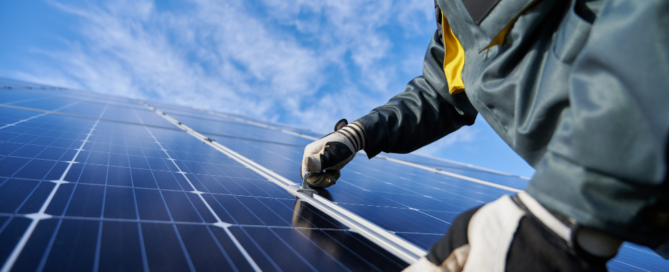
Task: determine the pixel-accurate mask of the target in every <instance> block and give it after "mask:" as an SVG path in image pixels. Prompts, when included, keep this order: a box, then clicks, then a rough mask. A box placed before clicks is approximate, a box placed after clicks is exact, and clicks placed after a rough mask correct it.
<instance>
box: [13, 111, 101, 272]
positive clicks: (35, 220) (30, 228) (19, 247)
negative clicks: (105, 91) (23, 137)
mask: <svg viewBox="0 0 669 272" xmlns="http://www.w3.org/2000/svg"><path fill="white" fill-rule="evenodd" d="M76 103H78V102H76ZM76 103H72V104H76ZM72 104H70V105H68V106H71V105H72ZM106 109H107V107H105V110H106ZM105 110H103V111H102V113H101V114H100V116H102V114H103V113H104V111H105ZM42 115H46V113H45V114H40V115H38V116H37V117H39V116H42ZM37 117H35V118H37ZM31 118H32V117H31ZM32 119H34V118H32ZM99 122H100V121H99V120H98V121H96V122H95V124H94V125H93V127H92V128H91V130H90V131H89V132H88V135H87V136H86V140H84V141H83V142H82V143H81V146H80V147H79V150H78V151H77V153H76V154H75V155H74V158H73V159H72V161H71V162H70V163H69V164H68V165H67V168H65V171H64V172H63V174H62V175H61V176H60V179H58V180H57V181H54V183H56V186H54V188H53V189H52V190H51V193H50V194H49V196H48V197H47V199H46V200H45V201H44V203H43V204H42V207H41V208H40V209H39V211H38V212H37V213H36V214H32V215H28V216H26V217H30V218H31V219H32V222H31V223H30V225H29V226H28V229H26V231H25V232H24V233H23V236H21V239H20V240H19V242H18V244H17V245H16V246H15V247H14V250H12V253H11V255H9V258H7V261H5V264H4V265H3V266H2V269H0V272H9V271H10V270H11V269H12V267H13V266H14V263H15V262H16V259H17V258H18V257H19V255H20V254H21V252H22V251H23V248H24V247H25V246H26V243H27V242H28V239H30V236H31V235H32V233H33V231H34V230H35V228H36V227H37V223H39V221H40V220H41V219H46V218H49V217H50V216H49V215H47V214H45V213H44V212H45V211H46V208H47V207H48V206H49V203H51V200H52V199H53V197H54V195H55V194H56V191H58V188H59V187H60V185H61V184H63V183H67V181H65V180H64V178H65V176H66V175H67V173H68V172H69V171H70V169H71V168H72V164H74V160H76V158H77V156H79V153H80V152H81V150H82V149H83V147H84V145H85V144H86V141H87V140H88V138H89V137H91V134H92V133H93V130H94V129H95V127H96V126H97V125H98V123H99ZM3 128H4V127H3ZM0 129H1V128H0ZM54 236H55V234H54ZM50 244H51V242H50ZM40 267H42V263H40ZM38 270H41V268H38Z"/></svg>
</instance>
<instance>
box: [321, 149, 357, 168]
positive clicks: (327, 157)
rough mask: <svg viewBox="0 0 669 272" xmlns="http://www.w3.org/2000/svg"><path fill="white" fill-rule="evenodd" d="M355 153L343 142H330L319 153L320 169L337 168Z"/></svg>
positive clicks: (342, 165) (341, 166) (348, 160)
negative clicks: (321, 152)
mask: <svg viewBox="0 0 669 272" xmlns="http://www.w3.org/2000/svg"><path fill="white" fill-rule="evenodd" d="M354 155H355V154H354V153H353V152H352V151H351V149H350V148H349V147H348V146H347V145H346V144H344V143H340V142H331V143H327V144H326V145H325V149H324V150H323V154H321V155H320V162H321V169H335V170H339V169H342V168H343V167H344V165H346V164H347V163H348V162H350V161H351V160H352V159H353V156H354Z"/></svg>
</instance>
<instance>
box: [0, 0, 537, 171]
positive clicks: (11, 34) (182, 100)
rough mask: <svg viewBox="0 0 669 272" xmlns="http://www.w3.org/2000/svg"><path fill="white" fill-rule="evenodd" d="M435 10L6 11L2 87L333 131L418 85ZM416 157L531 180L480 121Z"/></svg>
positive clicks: (252, 6) (352, 3) (246, 4)
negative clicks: (43, 88) (26, 86)
mask: <svg viewBox="0 0 669 272" xmlns="http://www.w3.org/2000/svg"><path fill="white" fill-rule="evenodd" d="M435 29H436V25H435V20H434V6H433V1H431V0H422V1H418V0H407V1H388V0H379V1H363V0H336V1H335V0H323V1H312V0H296V1H290V0H260V1H241V0H227V1H214V0H192V1H157V2H153V1H144V0H135V1H125V0H112V1H95V2H94V1H37V0H36V1H4V2H3V3H2V4H0V33H2V34H3V39H2V40H3V42H2V43H0V76H1V77H6V78H14V79H20V80H26V81H32V82H38V83H45V84H51V85H58V86H63V87H70V88H75V89H81V90H90V91H95V92H101V93H107V94H115V95H121V96H127V97H133V98H139V99H143V100H150V101H160V102H166V103H173V104H179V105H186V106H192V107H198V108H207V109H211V110H217V111H222V112H230V113H237V114H242V115H247V116H251V117H256V118H262V119H266V120H270V121H275V122H281V123H285V124H290V125H297V126H301V127H305V128H309V129H312V130H315V131H323V132H326V131H328V130H330V129H331V127H332V126H333V124H334V122H336V121H337V120H339V119H341V118H347V119H349V120H350V121H352V120H355V119H357V118H358V117H360V116H362V115H364V114H366V113H368V112H369V110H371V109H372V108H374V107H376V106H379V105H382V104H383V103H385V102H386V101H388V99H389V98H391V97H392V96H393V95H395V94H397V93H400V92H402V91H403V90H404V86H405V84H406V83H407V82H408V81H409V80H411V79H412V78H413V77H415V76H417V75H420V74H421V70H422V62H423V55H424V53H425V49H426V47H427V44H428V42H429V40H430V38H431V36H432V33H433V32H434V30H435ZM418 152H420V153H423V154H428V155H433V156H438V157H442V158H446V159H451V160H455V161H460V162H464V163H471V164H475V165H478V166H482V167H487V168H491V169H495V170H499V171H504V172H507V173H512V174H517V175H523V176H532V175H533V173H534V170H533V169H532V168H531V167H530V166H529V165H527V163H525V162H524V161H523V160H522V159H520V158H519V157H518V156H517V155H516V154H515V153H514V152H513V151H512V150H511V149H510V148H509V147H508V146H507V145H506V144H505V143H504V142H503V141H502V140H501V139H499V137H498V136H497V135H496V134H495V132H494V131H493V130H492V129H491V128H490V127H489V126H488V124H487V123H486V122H485V120H484V119H483V118H480V117H479V118H478V119H477V121H476V124H475V125H473V126H471V127H466V128H463V129H461V130H460V131H458V132H456V133H454V134H451V135H449V136H447V137H445V138H443V139H441V140H440V141H438V142H436V143H433V144H432V145H430V146H427V147H424V148H423V149H421V150H419V151H418Z"/></svg>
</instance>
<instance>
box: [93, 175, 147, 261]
mask: <svg viewBox="0 0 669 272" xmlns="http://www.w3.org/2000/svg"><path fill="white" fill-rule="evenodd" d="M109 189H111V188H108V189H107V190H108V191H107V192H109ZM105 216H107V214H106V213H105ZM100 244H101V245H104V246H100V252H99V254H98V256H99V257H98V265H97V267H98V271H140V270H142V269H143V263H142V248H141V245H140V241H139V227H138V224H137V223H134V222H133V223H130V222H114V221H105V222H103V223H102V233H101V235H100Z"/></svg>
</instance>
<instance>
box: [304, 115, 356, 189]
mask: <svg viewBox="0 0 669 272" xmlns="http://www.w3.org/2000/svg"><path fill="white" fill-rule="evenodd" d="M364 147H365V132H364V130H363V128H362V125H360V124H359V123H357V122H353V123H352V124H348V122H347V121H346V119H342V120H340V121H339V122H337V124H336V125H335V132H333V133H330V134H328V135H326V136H325V137H323V138H321V139H320V140H317V141H315V142H313V143H310V144H309V145H307V147H306V148H304V155H303V156H302V166H301V167H300V176H301V177H302V178H304V176H303V175H304V172H305V171H309V173H308V174H307V182H308V183H309V184H310V185H311V186H313V187H322V188H325V187H329V186H332V185H333V184H335V183H336V182H337V179H338V178H339V176H340V174H339V170H340V169H342V168H343V167H344V165H346V164H347V163H348V162H350V161H351V160H353V158H354V157H355V153H356V152H358V151H359V150H361V149H363V148H364Z"/></svg>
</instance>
